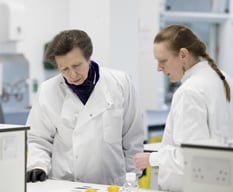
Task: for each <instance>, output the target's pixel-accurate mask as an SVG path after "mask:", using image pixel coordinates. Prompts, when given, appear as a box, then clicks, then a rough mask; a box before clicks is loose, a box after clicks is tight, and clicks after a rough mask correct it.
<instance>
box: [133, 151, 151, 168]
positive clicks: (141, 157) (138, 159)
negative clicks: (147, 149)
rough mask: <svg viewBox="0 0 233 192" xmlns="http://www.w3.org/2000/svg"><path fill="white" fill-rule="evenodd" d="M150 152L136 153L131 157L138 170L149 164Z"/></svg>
mask: <svg viewBox="0 0 233 192" xmlns="http://www.w3.org/2000/svg"><path fill="white" fill-rule="evenodd" d="M149 159H150V153H137V154H136V155H134V157H133V162H134V165H135V167H136V168H137V169H139V170H144V169H145V168H147V167H149V166H150V162H149Z"/></svg>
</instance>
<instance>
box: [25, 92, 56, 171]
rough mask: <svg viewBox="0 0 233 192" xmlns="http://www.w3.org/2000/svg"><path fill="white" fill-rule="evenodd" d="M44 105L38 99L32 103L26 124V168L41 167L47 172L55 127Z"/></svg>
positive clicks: (49, 167)
mask: <svg viewBox="0 0 233 192" xmlns="http://www.w3.org/2000/svg"><path fill="white" fill-rule="evenodd" d="M48 117H49V116H48V113H47V110H46V109H45V107H44V106H43V105H42V104H41V103H40V94H39V98H38V100H37V101H36V102H35V104H34V105H33V107H32V109H31V111H30V113H29V116H28V119H27V123H26V124H27V125H29V126H30V131H29V132H28V158H27V170H31V169H34V168H41V169H43V170H44V171H45V172H46V173H47V174H48V173H49V171H50V169H51V153H52V143H53V135H54V134H55V128H54V127H53V126H52V124H51V122H50V119H49V118H48Z"/></svg>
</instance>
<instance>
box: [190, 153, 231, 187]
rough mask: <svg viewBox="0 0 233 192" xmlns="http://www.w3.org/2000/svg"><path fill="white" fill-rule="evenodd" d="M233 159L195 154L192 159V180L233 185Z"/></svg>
mask: <svg viewBox="0 0 233 192" xmlns="http://www.w3.org/2000/svg"><path fill="white" fill-rule="evenodd" d="M231 169H232V167H231V161H230V160H229V159H224V158H216V157H215V158H213V157H212V158H209V157H200V156H194V157H193V161H192V173H191V174H192V180H193V182H197V183H206V184H212V185H226V186H229V185H231V181H232V170H231Z"/></svg>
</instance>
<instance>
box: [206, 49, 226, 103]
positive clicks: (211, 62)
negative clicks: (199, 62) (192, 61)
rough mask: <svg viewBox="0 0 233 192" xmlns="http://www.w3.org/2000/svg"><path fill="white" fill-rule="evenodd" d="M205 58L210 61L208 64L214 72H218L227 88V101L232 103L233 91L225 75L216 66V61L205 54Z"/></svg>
mask: <svg viewBox="0 0 233 192" xmlns="http://www.w3.org/2000/svg"><path fill="white" fill-rule="evenodd" d="M201 56H202V57H203V58H205V59H206V60H207V61H208V64H209V65H210V66H211V68H212V69H213V70H215V71H216V73H217V74H218V76H219V77H220V79H221V80H222V81H223V84H224V87H225V93H226V99H227V101H228V102H230V101H231V89H230V86H229V84H228V82H227V80H226V78H225V76H224V75H223V73H222V72H221V71H220V70H219V68H218V67H217V65H216V64H215V62H214V60H213V59H212V58H211V57H210V56H209V55H208V54H207V53H206V52H205V53H204V54H202V55H201Z"/></svg>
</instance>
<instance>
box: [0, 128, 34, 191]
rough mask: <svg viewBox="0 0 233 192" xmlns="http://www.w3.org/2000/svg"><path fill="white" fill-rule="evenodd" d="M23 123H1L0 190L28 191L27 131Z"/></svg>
mask: <svg viewBox="0 0 233 192" xmlns="http://www.w3.org/2000/svg"><path fill="white" fill-rule="evenodd" d="M28 129H29V127H27V126H22V125H8V124H0V170H1V171H0V183H1V184H0V191H1V192H13V191H17V192H26V152H27V150H26V139H27V137H26V134H27V133H26V132H27V130H28Z"/></svg>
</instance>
